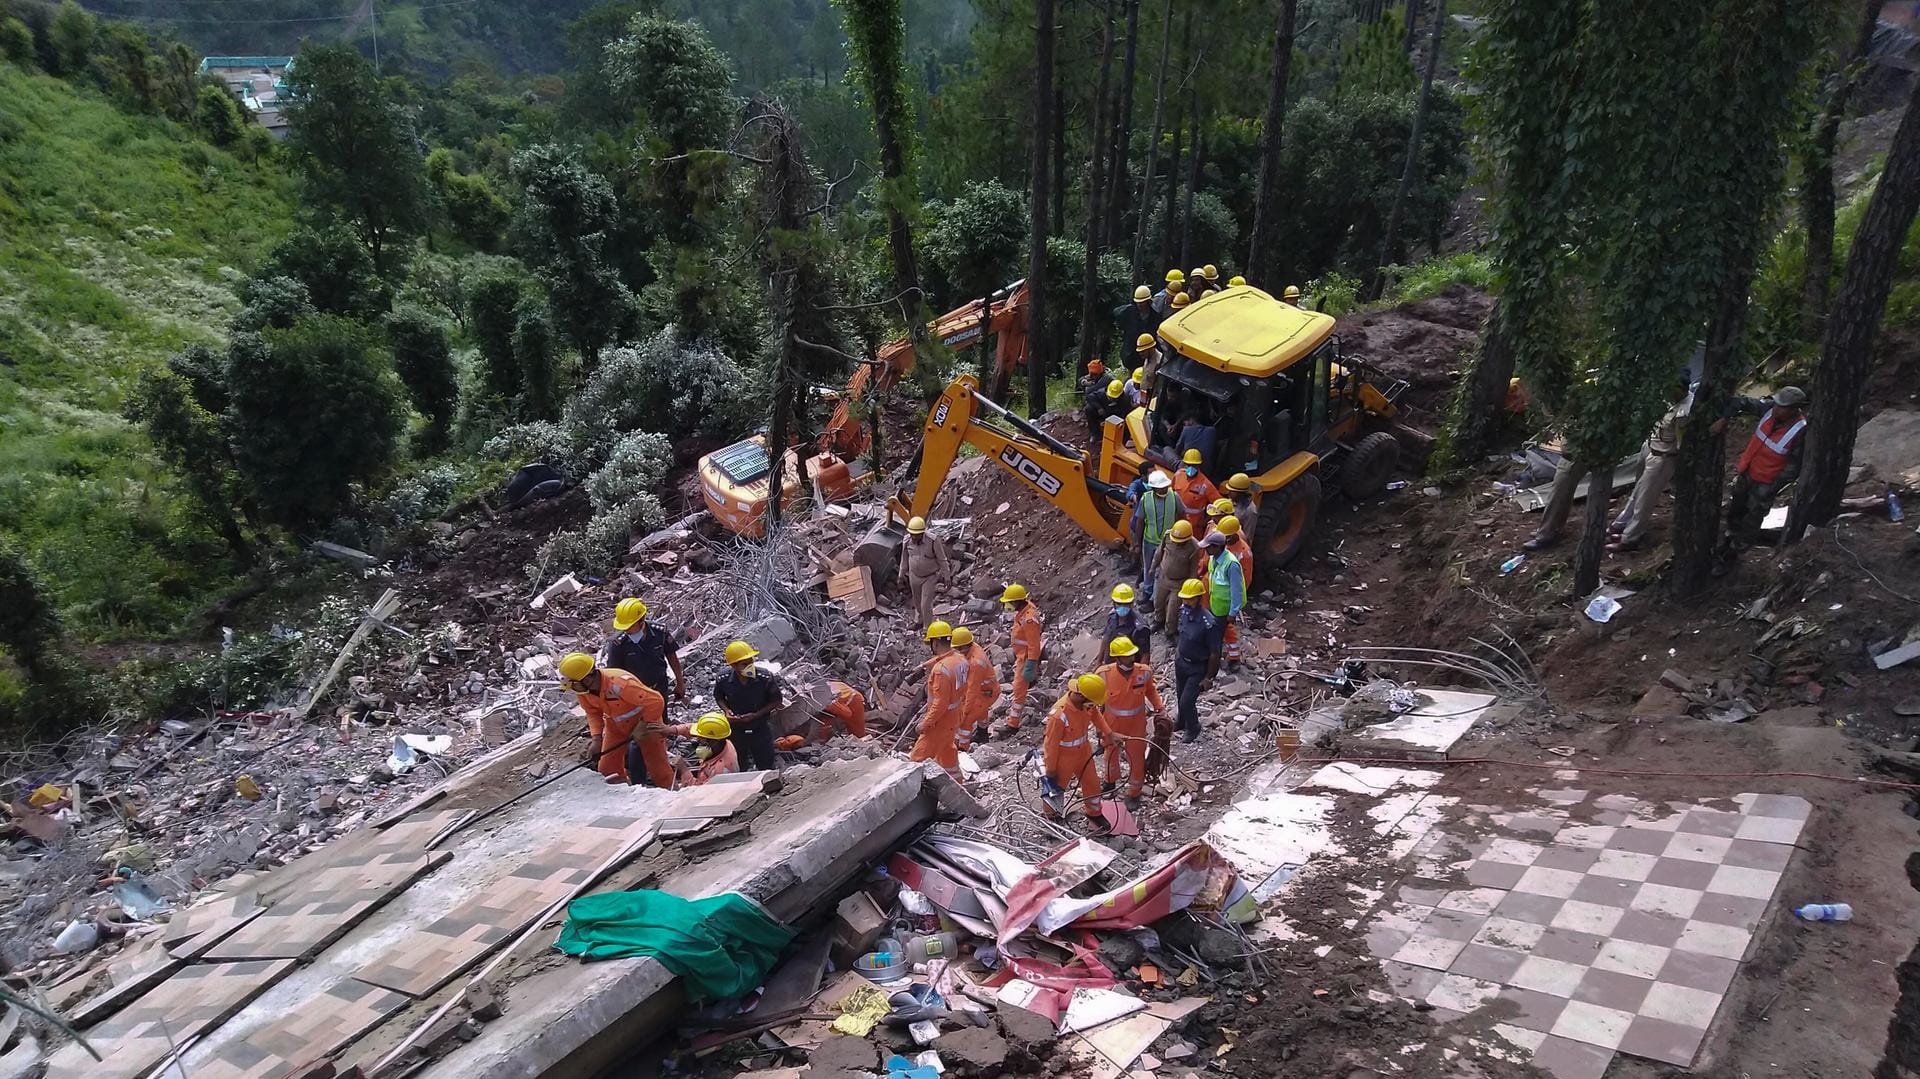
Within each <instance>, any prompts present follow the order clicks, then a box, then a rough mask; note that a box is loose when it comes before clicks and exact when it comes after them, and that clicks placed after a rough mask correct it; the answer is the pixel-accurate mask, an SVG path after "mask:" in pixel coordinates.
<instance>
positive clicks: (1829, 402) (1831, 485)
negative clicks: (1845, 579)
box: [1787, 79, 1920, 542]
mask: <svg viewBox="0 0 1920 1079" xmlns="http://www.w3.org/2000/svg"><path fill="white" fill-rule="evenodd" d="M1917 210H1920V79H1915V80H1914V84H1913V94H1912V95H1911V98H1910V100H1909V101H1908V103H1907V113H1906V115H1905V116H1903V117H1901V119H1900V128H1899V130H1898V131H1895V132H1894V135H1893V145H1892V146H1890V147H1888V149H1887V163H1886V167H1885V168H1884V169H1882V170H1881V173H1880V184H1879V186H1878V187H1876V188H1875V189H1874V192H1873V201H1871V202H1869V203H1868V204H1867V216H1866V217H1865V218H1864V219H1863V220H1862V221H1861V222H1860V228H1859V230H1858V231H1856V232H1855V233H1854V236H1853V250H1852V251H1851V252H1849V253H1848V255H1847V268H1846V272H1845V274H1844V276H1842V277H1841V279H1840V291H1839V293H1838V294H1837V295H1836V296H1835V297H1834V302H1833V311H1832V313H1831V314H1829V315H1828V317H1827V331H1826V336H1825V340H1824V343H1823V345H1822V347H1821V350H1820V366H1819V367H1818V368H1817V369H1816V370H1815V371H1814V374H1813V389H1812V391H1811V393H1812V397H1813V401H1812V403H1811V404H1810V405H1809V407H1808V409H1807V430H1806V433H1805V434H1804V435H1802V437H1803V438H1805V439H1806V440H1807V446H1806V450H1805V451H1804V453H1805V458H1804V460H1803V462H1802V464H1801V469H1800V480H1799V482H1798V483H1797V484H1795V487H1797V488H1798V491H1797V493H1796V494H1795V495H1794V499H1793V511H1792V512H1791V513H1790V514H1789V515H1788V517H1787V540H1788V542H1797V541H1798V540H1799V539H1800V537H1801V535H1803V534H1804V533H1805V531H1806V528H1807V526H1808V525H1809V524H1825V523H1826V522H1827V519H1828V518H1830V517H1832V516H1833V515H1834V513H1835V512H1836V511H1838V510H1839V508H1840V495H1841V492H1842V491H1843V490H1844V489H1845V488H1846V485H1847V469H1848V467H1849V466H1850V465H1851V464H1852V462H1853V441H1854V436H1855V435H1856V434H1857V433H1858V430H1857V429H1858V426H1859V421H1860V390H1861V387H1862V386H1864V385H1865V384H1866V381H1867V368H1868V364H1869V363H1870V361H1871V360H1872V358H1873V339H1874V337H1875V336H1876V335H1877V334H1878V333H1879V331H1880V316H1881V315H1883V314H1885V312H1886V308H1887V293H1888V291H1889V290H1890V289H1892V287H1893V271H1894V269H1895V263H1896V262H1897V261H1898V259H1899V255H1900V244H1901V241H1902V240H1903V239H1905V237H1906V235H1907V228H1908V227H1909V226H1911V225H1912V224H1913V217H1914V213H1915V211H1917Z"/></svg>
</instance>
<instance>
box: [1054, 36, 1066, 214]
mask: <svg viewBox="0 0 1920 1079" xmlns="http://www.w3.org/2000/svg"><path fill="white" fill-rule="evenodd" d="M1051 216H1052V218H1053V231H1052V233H1051V235H1054V236H1065V235H1066V234H1067V92H1066V85H1065V81H1064V80H1063V79H1061V78H1060V73H1059V72H1058V71H1055V72H1054V74H1053V201H1052V209H1051Z"/></svg>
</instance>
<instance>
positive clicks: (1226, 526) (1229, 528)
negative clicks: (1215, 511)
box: [1220, 513, 1240, 536]
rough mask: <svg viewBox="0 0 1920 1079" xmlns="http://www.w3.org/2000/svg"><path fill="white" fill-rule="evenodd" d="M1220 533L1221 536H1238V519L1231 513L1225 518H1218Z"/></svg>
mask: <svg viewBox="0 0 1920 1079" xmlns="http://www.w3.org/2000/svg"><path fill="white" fill-rule="evenodd" d="M1220 532H1221V534H1222V535H1227V536H1237V535H1239V534H1240V518H1238V517H1235V516H1234V515H1233V514H1231V513H1229V514H1227V515H1226V516H1225V517H1222V518H1220Z"/></svg>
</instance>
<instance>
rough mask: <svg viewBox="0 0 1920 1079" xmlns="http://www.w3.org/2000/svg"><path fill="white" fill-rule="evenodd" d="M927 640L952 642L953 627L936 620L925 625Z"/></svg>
mask: <svg viewBox="0 0 1920 1079" xmlns="http://www.w3.org/2000/svg"><path fill="white" fill-rule="evenodd" d="M927 640H929V641H951V640H953V627H952V626H950V625H948V624H947V623H945V622H943V621H941V620H939V619H937V618H936V619H934V620H933V621H931V622H928V623H927Z"/></svg>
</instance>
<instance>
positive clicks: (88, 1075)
mask: <svg viewBox="0 0 1920 1079" xmlns="http://www.w3.org/2000/svg"><path fill="white" fill-rule="evenodd" d="M293 968H294V962H293V960H290V959H281V960H269V961H257V962H243V963H206V964H198V965H193V966H188V967H185V968H184V969H182V970H180V971H178V972H176V973H175V974H174V975H173V976H172V977H170V978H168V979H167V980H166V981H164V982H162V983H160V985H158V986H156V987H154V988H153V989H151V990H149V991H148V992H147V993H146V995H145V996H143V997H141V998H140V999H139V1000H137V1001H135V1002H134V1003H132V1004H131V1005H129V1006H127V1007H126V1008H124V1009H122V1010H121V1011H120V1012H119V1013H118V1014H117V1015H115V1016H113V1017H112V1018H111V1019H108V1020H106V1021H104V1022H102V1023H99V1024H98V1025H96V1026H94V1027H93V1028H92V1029H91V1030H89V1031H87V1032H86V1037H87V1040H88V1042H89V1043H91V1044H92V1045H93V1047H94V1049H95V1050H97V1051H98V1052H99V1053H100V1055H101V1057H103V1058H104V1059H102V1060H98V1061H96V1060H94V1059H93V1057H92V1056H90V1055H88V1053H87V1051H86V1050H84V1049H82V1048H80V1046H79V1045H77V1044H74V1045H66V1046H63V1047H61V1049H60V1050H59V1051H58V1052H56V1053H55V1054H54V1055H53V1057H52V1058H51V1059H50V1060H49V1061H48V1065H47V1079H82V1077H84V1079H134V1077H136V1076H139V1075H143V1074H145V1073H146V1072H147V1071H148V1070H150V1069H151V1068H153V1066H154V1065H156V1064H158V1063H160V1062H161V1061H162V1060H164V1059H165V1058H166V1057H167V1055H168V1054H169V1053H170V1052H171V1051H172V1050H173V1048H174V1047H175V1046H178V1045H182V1044H184V1043H185V1042H186V1041H187V1040H188V1039H190V1038H192V1037H193V1036H194V1035H196V1034H199V1033H200V1032H201V1031H204V1030H207V1029H209V1028H211V1027H213V1026H217V1025H218V1024H220V1023H223V1022H225V1021H226V1020H227V1018H228V1017H230V1016H232V1015H233V1013H235V1012H237V1011H239V1010H240V1009H241V1008H243V1007H245V1006H246V1003H247V1002H248V1001H250V1000H252V999H253V998H254V997H256V996H258V995H260V994H261V993H262V992H264V991H265V990H266V989H267V987H268V986H270V985H272V984H273V983H274V982H277V981H279V980H280V979H281V978H282V977H284V976H286V974H287V973H288V972H289V971H291V970H292V969H293Z"/></svg>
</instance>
